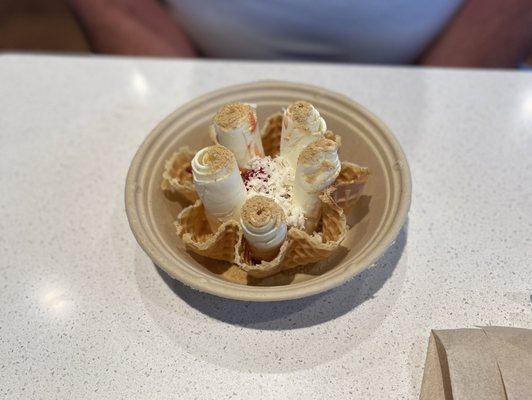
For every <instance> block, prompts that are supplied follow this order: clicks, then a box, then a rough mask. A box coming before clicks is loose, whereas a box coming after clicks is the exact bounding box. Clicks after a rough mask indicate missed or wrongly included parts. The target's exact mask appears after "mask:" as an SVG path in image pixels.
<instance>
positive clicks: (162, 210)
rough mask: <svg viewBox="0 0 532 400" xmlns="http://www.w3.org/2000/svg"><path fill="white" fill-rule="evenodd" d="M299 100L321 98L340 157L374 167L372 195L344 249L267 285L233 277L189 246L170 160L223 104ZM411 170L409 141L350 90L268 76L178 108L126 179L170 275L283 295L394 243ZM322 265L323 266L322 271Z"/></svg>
mask: <svg viewBox="0 0 532 400" xmlns="http://www.w3.org/2000/svg"><path fill="white" fill-rule="evenodd" d="M295 100H307V101H309V102H311V103H312V104H314V105H316V106H317V108H318V109H319V110H320V112H321V114H322V116H323V117H324V118H325V120H326V121H327V125H328V127H329V129H331V130H332V131H333V132H334V133H336V134H339V135H340V136H341V137H342V146H341V148H340V158H341V159H342V160H348V161H352V162H356V163H357V164H360V165H363V166H367V167H369V168H370V170H371V176H370V179H369V181H368V184H367V185H366V187H365V188H364V197H363V198H361V200H360V201H359V202H358V203H357V206H356V207H355V209H354V210H353V211H352V212H351V214H350V215H349V216H348V224H349V223H350V225H352V228H351V229H350V230H349V233H348V235H347V237H346V239H345V241H344V242H343V246H344V247H343V248H341V249H339V251H338V254H337V255H336V256H335V257H333V258H332V259H329V260H327V261H326V262H325V263H320V265H319V266H316V267H313V268H310V269H309V270H305V269H299V270H296V271H298V272H297V273H288V274H286V273H285V274H284V275H283V276H282V279H269V280H264V281H263V282H259V283H258V284H259V285H262V286H250V285H243V284H239V283H235V282H231V281H229V280H228V279H227V278H226V277H225V275H222V274H221V273H220V271H223V270H224V267H223V266H220V265H217V266H215V267H212V266H211V265H209V260H205V259H201V258H200V257H198V256H196V255H194V254H191V253H188V252H187V251H186V250H185V248H184V246H183V244H182V243H181V242H180V240H179V239H178V237H177V235H176V233H175V228H174V225H173V222H174V220H175V219H176V216H177V214H178V213H179V211H180V210H181V209H182V205H181V204H180V203H179V202H176V201H171V200H170V199H168V198H167V197H166V196H165V195H164V193H163V192H162V191H161V189H160V184H161V174H162V171H163V168H164V162H165V160H166V159H167V158H169V156H170V155H171V154H172V153H173V152H174V151H175V150H176V149H178V148H179V147H180V146H183V145H188V146H190V147H191V148H192V149H195V150H197V149H199V148H201V147H204V146H206V145H208V144H209V143H210V142H209V135H208V126H209V125H210V123H211V119H212V117H213V115H214V114H215V113H216V111H217V110H218V108H220V107H221V106H222V105H223V104H226V103H230V102H235V101H241V102H249V103H256V104H257V106H258V117H259V118H258V119H259V123H261V122H262V121H264V119H265V118H266V117H267V116H268V115H270V114H273V113H274V112H277V111H279V110H280V109H281V107H286V106H287V105H288V104H289V103H291V102H293V101H295ZM410 197H411V182H410V171H409V168H408V164H407V161H406V158H405V155H404V153H403V151H402V150H401V147H400V146H399V144H398V143H397V141H396V139H395V138H394V137H393V135H392V134H391V133H390V131H389V130H388V129H387V128H386V127H385V126H384V125H383V124H382V123H381V122H380V121H379V120H378V119H377V118H376V117H375V116H373V115H372V114H371V113H369V112H368V111H367V110H365V109H364V108H363V107H362V106H360V105H359V104H357V103H355V102H353V101H352V100H350V99H348V98H347V97H345V96H342V95H339V94H337V93H333V92H330V91H328V90H325V89H322V88H319V87H314V86H309V85H302V84H296V83H288V82H278V81H262V82H255V83H250V84H244V85H237V86H230V87H227V88H224V89H221V90H217V91H215V92H212V93H208V94H206V95H204V96H201V97H199V98H197V99H195V100H193V101H191V102H189V103H187V104H185V105H184V106H182V107H180V108H179V109H177V110H176V111H174V112H173V113H172V114H171V115H169V116H168V117H167V118H165V119H164V120H163V121H162V122H161V123H159V125H157V126H156V127H155V129H154V130H153V131H152V132H151V133H150V134H149V135H148V137H147V138H146V140H145V141H144V143H143V144H142V145H141V146H140V148H139V150H138V151H137V154H136V155H135V157H134V159H133V161H132V163H131V166H130V168H129V173H128V176H127V182H126V193H125V200H126V212H127V216H128V219H129V224H130V226H131V230H132V231H133V234H134V235H135V237H136V239H137V241H138V242H139V244H140V246H141V247H142V248H143V249H144V251H145V252H146V253H147V254H148V256H150V258H151V259H152V260H153V262H154V263H155V264H156V265H158V266H159V267H160V268H162V269H163V270H165V271H166V272H167V273H168V274H169V275H170V276H172V277H174V278H175V279H178V280H180V281H181V282H183V283H184V284H186V285H188V286H191V287H193V288H195V289H198V290H201V291H204V292H208V293H212V294H215V295H218V296H222V297H227V298H232V299H240V300H249V301H276V300H287V299H295V298H300V297H304V296H309V295H312V294H316V293H319V292H323V291H325V290H328V289H331V288H333V287H336V286H338V285H340V284H342V283H343V282H345V281H347V280H348V279H349V278H351V277H353V276H354V275H356V274H358V273H360V272H361V271H363V270H364V269H365V268H367V267H369V266H371V265H372V264H373V263H374V262H375V261H376V260H377V259H378V258H379V257H380V256H381V255H382V254H383V253H384V251H385V250H386V249H387V248H388V247H389V246H390V245H391V244H392V243H393V241H394V240H395V238H396V236H397V235H398V233H399V230H400V229H401V227H402V226H403V224H404V222H405V220H406V217H407V213H408V209H409V207H410ZM317 271H318V272H320V274H317ZM324 271H325V272H324Z"/></svg>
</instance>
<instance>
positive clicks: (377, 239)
mask: <svg viewBox="0 0 532 400" xmlns="http://www.w3.org/2000/svg"><path fill="white" fill-rule="evenodd" d="M340 160H341V161H340ZM368 167H369V168H368ZM409 204H410V176H409V171H408V165H407V163H406V159H405V158H404V154H403V153H402V151H401V149H400V147H399V146H398V144H397V142H396V141H395V139H394V138H393V136H392V135H391V134H390V133H389V132H388V130H387V129H386V128H385V127H384V126H383V125H382V124H381V123H380V122H379V121H378V120H377V119H376V118H375V117H373V116H372V115H371V114H369V113H368V112H367V111H366V110H364V109H363V108H362V107H360V106H359V105H358V104H356V103H354V102H352V101H350V100H349V99H347V98H345V97H343V96H340V95H337V94H335V93H332V92H328V91H325V90H323V89H320V88H315V87H311V86H306V85H298V84H290V83H284V82H258V83H253V84H247V85H240V86H234V87H230V88H227V89H223V90H220V91H217V92H214V93H211V94H208V95H205V96H203V97H202V98H200V99H198V100H196V101H193V102H191V103H189V104H187V105H185V106H183V107H182V108H180V109H179V110H177V111H176V112H175V113H174V114H172V115H171V116H170V117H168V118H167V119H166V120H164V121H163V122H162V123H161V124H159V126H158V127H157V128H155V129H154V131H153V132H152V133H151V134H150V136H149V137H148V139H146V141H145V142H144V143H143V145H142V146H141V148H140V149H139V151H138V153H137V155H136V156H135V159H134V160H133V163H132V165H131V168H130V171H129V174H128V181H127V184H126V210H127V213H128V218H129V221H130V225H131V227H132V230H133V232H134V233H135V236H136V238H137V240H138V241H139V243H140V244H141V246H142V247H143V248H144V249H145V251H146V252H147V253H148V255H150V257H151V258H152V259H153V260H154V262H155V263H156V264H157V265H159V266H160V267H161V268H162V269H164V270H165V271H167V272H168V273H169V274H170V275H171V276H173V277H174V278H176V279H179V280H181V281H182V282H184V283H185V284H187V285H189V286H192V287H194V288H197V289H200V290H204V291H207V292H210V293H213V294H217V295H221V296H224V297H230V298H237V299H244V300H258V301H266V300H283V299H290V298H297V297H302V296H305V295H310V294H314V293H317V292H320V291H323V290H326V289H329V288H331V287H334V286H336V285H338V284H341V283H342V282H344V281H345V280H347V279H349V278H350V277H352V276H353V275H355V274H356V273H358V272H360V271H361V270H363V269H364V268H366V267H368V266H369V265H371V264H372V263H373V262H374V261H375V260H376V258H378V256H379V255H381V254H382V252H383V251H384V250H385V249H386V248H387V247H388V246H389V245H390V244H391V243H392V242H393V240H394V239H395V236H396V235H397V234H398V231H399V229H400V228H401V226H402V224H403V222H404V220H405V218H406V215H407V211H408V207H409Z"/></svg>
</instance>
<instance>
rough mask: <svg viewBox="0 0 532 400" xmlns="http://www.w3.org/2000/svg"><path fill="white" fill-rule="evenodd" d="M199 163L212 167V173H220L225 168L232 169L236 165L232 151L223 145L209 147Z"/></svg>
mask: <svg viewBox="0 0 532 400" xmlns="http://www.w3.org/2000/svg"><path fill="white" fill-rule="evenodd" d="M199 161H200V162H201V163H202V164H203V165H205V166H210V167H211V170H212V172H216V171H219V170H221V169H222V168H224V167H225V166H229V167H232V166H233V164H234V163H236V160H235V156H234V155H233V153H232V152H231V150H229V149H228V148H227V147H224V146H222V145H215V146H209V147H207V150H205V152H204V153H203V155H202V157H201V160H199Z"/></svg>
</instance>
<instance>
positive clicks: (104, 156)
mask: <svg viewBox="0 0 532 400" xmlns="http://www.w3.org/2000/svg"><path fill="white" fill-rule="evenodd" d="M265 78H275V79H285V80H293V81H301V82H310V83H313V84H318V85H321V86H324V87H327V88H329V89H332V90H335V91H338V92H341V93H344V94H347V95H348V96H350V97H352V98H354V99H356V100H357V101H359V102H360V103H362V104H363V105H365V106H367V107H368V108H369V109H370V110H372V111H373V112H374V113H375V114H377V115H378V116H379V117H381V118H382V119H383V120H384V122H385V123H386V124H387V125H388V126H389V127H390V128H391V130H392V131H393V132H394V133H395V135H396V136H397V137H398V138H399V140H400V142H401V144H402V145H403V147H404V149H405V152H406V154H407V157H408V158H409V161H410V166H411V169H412V175H413V188H414V195H413V203H412V209H411V212H410V217H409V222H408V224H407V226H406V227H405V228H404V229H403V232H402V234H401V235H400V236H399V238H398V240H397V242H396V243H395V245H394V246H393V247H392V248H391V249H390V250H389V251H388V252H387V253H386V255H385V256H384V257H383V258H382V259H381V260H380V262H379V263H378V264H377V266H376V267H375V268H374V269H372V270H369V271H365V272H364V273H363V274H361V275H360V276H358V277H356V278H355V279H353V280H351V281H350V282H348V283H346V284H345V285H343V286H341V287H339V288H337V289H335V290H332V291H330V292H327V293H325V294H323V295H318V296H314V297H311V298H307V299H303V300H298V301H292V302H282V303H275V304H251V303H243V302H236V301H229V300H223V299H219V298H216V297H213V296H210V295H205V294H201V293H197V292H194V291H192V290H191V289H188V288H187V287H184V286H183V285H181V284H179V283H176V282H173V281H172V280H171V279H169V278H168V277H167V276H165V274H164V273H163V272H160V271H158V270H157V268H156V267H154V265H153V264H152V263H151V262H150V260H149V258H148V257H147V256H146V255H145V254H144V253H143V252H142V251H141V250H140V248H139V246H138V245H137V243H136V242H135V240H134V238H133V235H132V234H131V232H130V231H129V228H128V224H127V220H126V216H125V212H124V200H123V190H124V182H125V176H126V172H127V168H128V166H129V162H130V160H131V158H132V157H133V154H134V153H135V151H136V149H137V147H138V145H139V144H140V143H141V141H142V140H143V138H144V137H145V136H146V135H147V133H148V132H149V130H150V129H151V128H152V127H153V126H154V125H155V124H156V123H157V122H158V121H159V120H160V119H162V118H163V117H164V116H166V115H167V114H168V113H170V112H171V111H172V110H174V109H175V108H177V107H178V106H179V105H180V104H182V103H184V102H186V101H187V100H190V99H192V98H193V97H195V96H197V95H199V94H202V93H204V92H207V91H209V90H212V89H216V88H219V87H221V86H225V85H228V84H232V83H237V82H246V81H251V80H256V79H265ZM531 154H532V74H531V73H525V72H496V71H482V70H478V71H464V70H453V71H444V70H438V69H432V70H427V69H409V68H386V67H355V66H347V65H330V64H329V65H319V66H318V65H311V64H279V63H276V64H266V63H237V62H205V61H200V62H191V61H184V62H182V61H164V60H150V61H148V60H140V59H127V58H126V59H114V58H66V57H48V56H40V57H37V56H18V55H3V56H0V171H1V173H0V188H1V189H0V190H1V196H0V300H1V306H0V355H1V356H0V397H2V398H8V399H11V398H23V399H27V398H44V399H56V398H91V399H104V398H105V399H116V398H129V399H135V398H139V399H140V398H179V399H194V398H198V399H217V400H219V399H228V398H244V399H248V398H250V399H324V398H335V399H340V398H342V399H343V398H349V399H352V398H361V399H362V398H364V399H374V400H375V399H415V398H417V396H418V393H419V387H420V382H421V378H422V371H423V364H424V357H425V350H426V346H427V340H428V336H429V332H430V329H431V328H456V327H471V326H474V325H492V324H493V325H508V326H519V327H528V328H532V310H531V307H532V305H531V293H532V265H531V259H532V225H531V224H532V211H531V210H532V185H531V183H532V163H531V159H532V158H531Z"/></svg>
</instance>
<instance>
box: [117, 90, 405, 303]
mask: <svg viewBox="0 0 532 400" xmlns="http://www.w3.org/2000/svg"><path fill="white" fill-rule="evenodd" d="M273 85H276V86H284V87H287V88H291V89H295V90H297V89H303V90H306V91H309V92H315V93H319V94H326V95H327V96H328V97H330V98H334V99H335V100H338V101H340V102H344V103H347V104H350V105H352V106H353V107H355V108H357V109H358V110H359V111H360V113H361V114H363V115H364V116H365V117H366V118H367V119H368V120H369V121H371V123H373V124H374V125H375V126H376V127H377V128H378V129H379V130H380V131H381V133H382V134H383V137H384V139H386V141H387V142H388V143H389V145H390V147H391V148H392V149H393V151H394V155H395V156H396V164H397V165H400V166H401V168H399V169H398V171H399V172H400V177H401V183H402V185H401V188H402V190H401V193H400V197H399V204H398V207H397V211H396V213H395V215H394V217H393V220H392V223H391V224H390V226H389V228H388V230H387V232H386V233H385V235H384V236H383V237H382V238H381V239H380V241H379V243H378V244H377V245H376V247H375V248H374V249H373V250H372V251H371V252H370V253H369V254H368V255H367V257H366V260H365V261H364V264H365V265H364V267H363V268H361V269H360V270H351V269H350V268H349V267H346V268H344V270H343V271H342V272H341V273H339V274H336V275H335V276H332V277H331V279H327V280H325V281H321V282H316V284H314V285H313V284H312V280H310V281H306V282H301V283H296V284H291V285H284V286H272V287H262V286H243V285H241V284H237V283H233V282H224V285H225V284H226V283H228V284H229V286H232V285H234V289H236V290H229V291H228V290H227V289H225V288H223V287H222V286H221V285H219V283H220V282H218V279H221V278H218V279H211V278H209V279H202V280H198V279H190V277H189V276H188V274H187V273H183V274H181V275H179V274H178V276H175V271H170V268H168V267H167V264H168V263H171V264H172V265H175V262H172V260H169V259H168V258H167V257H166V256H164V255H163V254H162V253H161V252H159V251H158V250H157V248H156V247H154V246H153V245H152V242H151V240H150V239H149V237H148V235H147V234H146V232H145V229H144V226H143V224H142V222H141V219H140V217H139V209H138V207H137V202H136V196H137V191H138V189H139V186H138V185H137V176H138V174H139V172H140V170H141V168H142V160H143V158H144V155H145V153H146V152H147V151H148V149H149V147H150V145H151V143H152V142H153V141H154V140H155V139H156V138H157V137H158V135H159V134H160V132H161V129H162V128H163V127H165V126H167V125H168V123H170V122H171V121H174V120H175V116H176V114H179V112H180V111H181V109H184V108H191V107H194V106H195V105H199V104H201V103H203V102H205V101H207V100H209V99H210V98H212V97H217V96H219V95H222V94H224V92H229V91H231V92H235V91H238V90H242V91H245V90H249V89H261V88H263V89H266V88H271V86H273ZM124 200H125V209H126V215H127V219H128V222H129V226H130V228H131V231H132V232H133V235H134V237H135V239H136V241H137V242H138V244H139V245H140V247H141V248H142V249H143V250H144V252H145V253H146V254H147V255H148V256H149V257H150V259H151V260H152V261H153V262H154V264H155V265H156V266H157V267H159V268H161V269H163V270H164V271H165V272H166V273H168V274H169V276H171V277H172V278H173V279H178V280H179V281H180V282H182V283H184V284H185V285H187V286H189V287H192V288H193V289H197V290H200V291H203V292H207V293H210V294H213V295H216V296H220V297H224V298H229V299H234V300H244V301H283V300H291V299H298V298H302V297H307V296H311V295H314V294H317V293H321V292H325V291H327V290H330V289H333V288H335V287H337V286H340V285H341V284H343V283H345V282H346V281H347V280H349V279H350V278H352V277H353V276H355V275H356V274H358V273H360V272H362V271H363V270H365V269H367V268H368V267H370V266H371V265H373V264H374V263H375V262H376V261H377V260H378V259H379V258H380V257H381V256H382V255H383V254H384V252H385V251H386V250H387V249H388V248H389V247H390V246H391V245H392V244H393V243H394V241H395V239H396V237H397V236H398V235H399V232H400V230H401V228H402V227H403V225H404V223H405V222H406V219H407V216H408V211H409V209H410V204H411V200H412V179H411V173H410V168H409V165H408V161H407V159H406V156H405V153H404V151H403V149H402V147H401V145H400V144H399V142H398V140H397V139H396V138H395V136H394V135H393V134H392V133H391V131H390V130H389V129H388V127H387V126H386V125H385V124H384V123H383V122H382V121H381V120H380V119H379V118H377V117H376V116H375V115H373V113H371V112H370V111H368V110H367V109H366V108H365V107H363V106H362V105H360V104H359V103H357V102H356V101H354V100H352V99H351V98H349V97H348V96H346V95H343V94H341V93H337V92H334V91H331V90H328V89H325V88H322V87H319V86H315V85H310V84H306V83H295V82H286V81H280V80H259V81H253V82H248V83H242V84H236V85H230V86H225V87H222V88H220V89H217V90H214V91H210V92H207V93H205V94H203V95H200V96H198V97H195V98H193V99H192V100H190V101H188V102H185V103H183V104H182V105H181V106H179V107H178V108H177V109H175V110H174V111H173V112H172V113H170V114H169V115H168V116H166V117H165V118H164V119H163V120H161V121H160V122H159V123H158V124H157V125H156V126H155V127H154V128H153V129H152V130H151V131H150V133H149V134H148V135H147V136H146V138H145V139H144V140H143V142H142V144H141V145H140V146H139V148H138V149H137V151H136V153H135V156H134V157H133V159H132V161H131V164H130V166H129V170H128V173H127V177H126V185H125V190H124ZM178 269H179V268H178ZM183 272H185V271H183ZM303 284H304V285H303ZM239 288H240V289H241V290H238V289H239ZM243 288H253V289H254V290H242V289H243ZM268 288H276V290H275V291H268V290H267V289H268Z"/></svg>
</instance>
